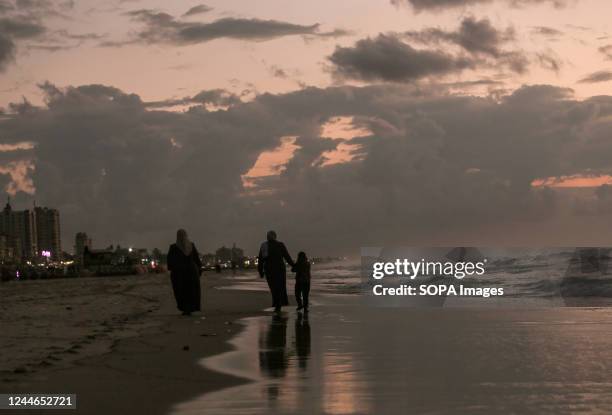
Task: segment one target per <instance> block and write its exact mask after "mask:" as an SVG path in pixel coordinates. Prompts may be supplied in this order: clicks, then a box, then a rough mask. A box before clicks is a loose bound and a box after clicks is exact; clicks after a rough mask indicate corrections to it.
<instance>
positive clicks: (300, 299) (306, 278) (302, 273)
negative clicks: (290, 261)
mask: <svg viewBox="0 0 612 415" xmlns="http://www.w3.org/2000/svg"><path fill="white" fill-rule="evenodd" d="M292 271H293V272H295V300H296V301H297V305H298V306H297V310H298V311H300V310H301V309H304V312H306V313H307V312H308V295H309V293H310V262H309V261H308V258H307V257H306V253H305V252H300V253H299V254H298V257H297V261H296V263H295V265H294V266H293V268H292Z"/></svg>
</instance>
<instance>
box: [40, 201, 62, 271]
mask: <svg viewBox="0 0 612 415" xmlns="http://www.w3.org/2000/svg"><path fill="white" fill-rule="evenodd" d="M34 215H35V217H36V233H37V245H38V246H37V247H38V254H39V255H44V256H47V257H49V256H50V258H51V259H53V260H54V261H59V260H61V259H62V258H61V257H62V246H61V238H60V218H59V211H58V210H57V209H50V208H47V207H36V208H34Z"/></svg>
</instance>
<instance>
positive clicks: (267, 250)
mask: <svg viewBox="0 0 612 415" xmlns="http://www.w3.org/2000/svg"><path fill="white" fill-rule="evenodd" d="M285 261H287V263H288V264H289V265H291V266H293V265H294V262H293V259H291V255H289V252H287V248H286V247H285V244H283V243H282V242H279V241H277V240H276V232H274V231H269V232H268V235H267V241H266V242H264V243H262V244H261V247H260V248H259V263H258V264H257V271H259V276H260V277H261V278H263V277H264V276H265V277H266V281H267V282H268V287H270V293H271V294H272V306H273V307H274V311H276V312H278V311H280V310H281V307H282V306H284V305H289V298H288V297H287V270H286V269H285Z"/></svg>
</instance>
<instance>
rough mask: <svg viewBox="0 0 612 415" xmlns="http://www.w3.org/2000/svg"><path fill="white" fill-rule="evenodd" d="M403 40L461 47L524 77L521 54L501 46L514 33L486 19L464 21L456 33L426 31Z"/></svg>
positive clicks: (524, 59) (522, 53)
mask: <svg viewBox="0 0 612 415" xmlns="http://www.w3.org/2000/svg"><path fill="white" fill-rule="evenodd" d="M404 36H406V37H407V38H408V39H411V40H413V41H416V42H420V43H423V44H427V45H431V44H440V43H448V44H454V45H457V46H459V47H461V48H462V49H463V50H465V51H466V52H468V53H470V54H472V55H474V56H478V57H481V58H483V57H484V58H492V59H494V60H495V62H496V64H497V65H504V66H507V67H508V68H510V69H511V70H512V71H513V72H517V73H524V72H525V71H526V70H527V66H528V59H527V56H526V54H525V53H524V52H523V51H520V50H504V49H502V48H503V46H504V45H506V44H507V43H509V42H512V41H514V40H515V32H514V29H513V28H511V27H509V28H507V29H505V30H499V29H497V28H495V27H494V26H493V25H492V24H491V22H490V21H489V19H480V20H478V19H476V18H475V17H471V16H469V17H466V18H464V19H463V20H462V21H461V24H460V25H459V28H458V29H456V30H443V29H439V28H427V29H424V30H421V31H409V32H405V33H404Z"/></svg>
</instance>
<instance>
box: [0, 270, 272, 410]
mask: <svg viewBox="0 0 612 415" xmlns="http://www.w3.org/2000/svg"><path fill="white" fill-rule="evenodd" d="M236 276H237V277H238V276H244V274H236ZM133 278H136V279H140V280H139V281H140V282H141V283H142V287H134V286H132V285H130V282H133V281H135V280H133ZM232 278H233V276H232V275H231V274H229V273H228V274H222V275H218V274H212V273H211V274H204V275H203V276H202V286H203V301H202V304H203V311H204V312H203V316H200V315H193V316H192V317H182V316H180V315H179V313H178V311H177V310H176V307H175V304H174V299H173V297H172V293H171V288H170V285H169V281H168V277H167V276H166V275H159V276H155V275H147V276H130V277H121V278H115V277H107V278H104V279H93V280H90V281H85V282H90V283H92V284H95V283H102V285H107V284H110V285H111V286H117V285H121V284H127V285H128V287H127V288H126V289H125V291H124V292H122V294H121V297H122V298H123V299H124V300H125V299H128V300H134V301H144V306H145V307H144V309H142V310H137V311H134V310H131V313H126V314H124V315H117V316H113V317H112V318H111V323H110V324H109V323H107V324H106V325H104V326H103V327H99V328H95V327H89V329H94V328H95V329H101V331H102V333H101V334H100V336H99V337H93V338H91V336H95V335H92V334H89V335H85V334H84V333H85V331H83V333H79V335H80V334H83V335H84V338H82V340H81V341H80V342H74V341H72V343H71V344H70V345H69V346H68V347H64V348H63V349H62V350H51V349H50V347H56V348H57V347H58V346H49V347H48V349H49V350H50V351H49V352H48V356H46V358H44V359H43V360H42V362H45V363H44V364H41V363H40V361H39V360H40V359H39V357H40V356H37V357H38V358H37V359H34V358H33V357H30V358H31V359H32V361H31V362H29V364H28V365H26V366H25V367H23V366H20V367H11V366H9V367H2V368H1V369H0V376H1V381H0V385H1V387H0V388H1V392H2V393H75V394H77V413H79V412H82V413H87V414H109V413H127V412H129V413H131V414H166V413H168V412H169V411H170V410H171V408H172V407H173V406H174V405H175V404H177V403H180V402H183V401H186V400H189V399H191V398H193V397H196V396H199V395H201V394H203V393H207V392H212V391H215V390H219V389H222V388H226V387H229V386H236V385H239V384H242V383H245V382H247V380H245V379H241V378H237V377H234V376H231V375H227V374H222V373H217V372H213V371H211V370H208V369H205V368H203V367H201V365H199V364H198V361H200V360H201V359H202V358H205V357H210V356H213V355H217V354H220V353H223V352H226V351H229V350H231V348H232V346H231V344H230V343H229V340H230V339H231V338H232V337H233V336H234V335H236V334H237V333H239V332H240V331H241V330H242V329H243V327H242V325H240V324H238V323H237V322H238V320H240V319H242V318H245V317H250V316H257V315H262V314H264V312H263V311H262V310H263V309H265V308H266V307H267V306H268V305H269V298H268V296H269V294H268V293H267V292H265V291H245V290H219V289H217V288H219V287H222V286H225V285H229V284H232V283H233V282H234V281H232ZM253 278H256V276H253ZM113 279H114V281H113ZM126 281H127V283H126ZM48 282H49V281H45V282H43V283H48ZM81 282H83V281H82V280H81ZM18 284H22V282H19V283H18ZM3 285H4V284H3ZM7 288H8V287H7V286H2V287H0V289H1V290H2V291H3V294H6V292H7V291H10V289H13V287H10V289H8V290H7ZM141 291H146V292H147V295H148V296H143V295H142V293H141ZM104 295H105V293H104V292H101V293H98V294H96V295H94V298H97V299H101V300H102V303H103V302H104ZM5 298H8V297H5ZM75 298H79V296H78V294H77V295H75ZM108 298H109V299H112V297H108ZM143 298H146V300H142V299H143ZM84 301H88V300H84ZM38 303H39V304H40V301H38ZM15 304H17V303H15ZM11 306H12V304H11V303H10V302H9V304H4V305H3V306H2V308H3V314H4V315H5V316H9V315H10V314H11V310H10V307H11ZM68 307H70V308H71V310H66V311H75V308H76V307H75V306H63V305H62V307H61V308H58V310H61V309H63V310H65V309H66V308H68ZM141 308H142V307H141ZM100 312H102V311H100ZM202 317H204V318H202ZM104 321H105V320H104ZM18 323H19V322H18ZM19 324H20V325H23V322H21V323H19ZM79 324H82V323H76V325H79ZM0 339H1V341H2V345H3V346H4V345H7V344H9V345H10V344H11V343H9V342H13V343H15V342H19V343H20V347H21V349H22V350H27V349H28V342H29V343H31V347H34V346H35V342H36V339H35V338H29V339H27V338H26V339H23V338H22V339H15V338H11V337H10V333H9V334H8V335H7V334H3V335H2V336H1V337H0ZM24 411H25V413H35V412H36V411H29V410H15V411H7V413H11V412H15V413H24ZM54 412H55V413H61V412H62V411H57V410H55V411H54ZM65 412H66V413H72V414H74V413H75V412H74V411H70V410H67V411H65Z"/></svg>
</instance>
